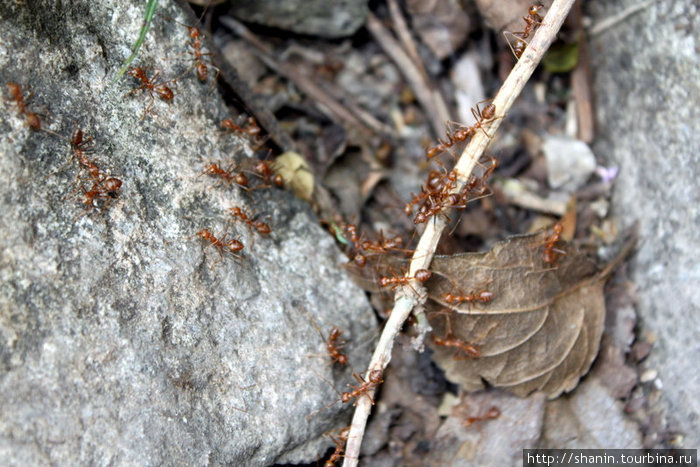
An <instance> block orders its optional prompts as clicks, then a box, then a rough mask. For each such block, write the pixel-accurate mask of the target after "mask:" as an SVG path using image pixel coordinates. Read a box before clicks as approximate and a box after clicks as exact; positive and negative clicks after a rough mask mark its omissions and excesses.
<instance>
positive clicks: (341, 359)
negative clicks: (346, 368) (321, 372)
mask: <svg viewBox="0 0 700 467" xmlns="http://www.w3.org/2000/svg"><path fill="white" fill-rule="evenodd" d="M336 361H337V362H338V363H339V364H341V365H345V364H347V363H348V357H346V356H345V355H343V354H340V355H338V358H336Z"/></svg>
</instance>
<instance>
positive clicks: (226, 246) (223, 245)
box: [193, 229, 244, 264]
mask: <svg viewBox="0 0 700 467" xmlns="http://www.w3.org/2000/svg"><path fill="white" fill-rule="evenodd" d="M193 237H199V238H201V239H202V240H206V241H208V242H209V244H210V245H214V246H215V247H216V248H217V251H218V252H219V257H220V259H219V261H217V262H216V263H218V262H220V261H222V260H223V259H224V255H223V252H224V251H228V252H229V253H231V254H232V255H233V256H234V257H235V258H240V256H239V255H237V253H238V252H239V251H241V250H242V249H243V248H244V245H243V243H241V242H240V241H238V240H236V239H235V238H232V239H231V240H228V241H226V240H225V239H223V238H216V236H214V234H212V233H211V232H210V231H209V230H207V229H202V230H200V231H199V232H197V233H196V234H195V235H193ZM208 246H209V245H208ZM208 246H207V247H208ZM216 263H214V264H216Z"/></svg>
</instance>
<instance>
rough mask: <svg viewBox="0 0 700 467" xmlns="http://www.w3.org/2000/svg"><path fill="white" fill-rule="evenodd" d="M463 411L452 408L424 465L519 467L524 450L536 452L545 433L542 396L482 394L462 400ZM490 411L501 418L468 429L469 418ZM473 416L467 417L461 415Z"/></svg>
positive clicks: (491, 392) (492, 392)
mask: <svg viewBox="0 0 700 467" xmlns="http://www.w3.org/2000/svg"><path fill="white" fill-rule="evenodd" d="M460 405H461V406H462V408H461V409H460V408H457V407H455V408H453V409H452V415H450V416H449V417H447V419H446V420H445V421H444V422H443V423H442V425H441V426H440V429H439V430H438V432H437V434H436V435H435V441H434V444H433V448H432V449H431V450H430V453H429V454H428V456H427V457H426V459H425V461H424V464H423V465H429V466H436V467H437V466H443V465H451V466H465V467H466V466H474V465H479V466H501V465H518V463H519V462H520V461H522V455H523V449H534V448H535V447H537V441H538V439H539V437H540V432H541V431H542V421H543V418H544V410H545V406H546V397H545V395H544V394H543V393H534V394H531V395H530V396H528V397H526V398H519V397H515V396H513V395H510V394H507V393H504V392H500V391H485V392H484V391H482V392H478V393H474V394H469V395H465V396H462V399H461V402H460ZM490 407H497V408H498V409H499V410H500V412H501V414H500V416H499V417H498V418H495V419H491V420H482V421H476V422H474V423H473V424H472V425H469V426H467V427H465V426H464V425H465V422H466V420H467V417H468V416H478V415H479V414H483V413H485V412H486V411H487V410H488V409H489V408H490ZM465 409H466V410H467V412H470V413H471V414H470V415H468V416H465V415H464V414H460V413H459V412H460V411H464V410H465Z"/></svg>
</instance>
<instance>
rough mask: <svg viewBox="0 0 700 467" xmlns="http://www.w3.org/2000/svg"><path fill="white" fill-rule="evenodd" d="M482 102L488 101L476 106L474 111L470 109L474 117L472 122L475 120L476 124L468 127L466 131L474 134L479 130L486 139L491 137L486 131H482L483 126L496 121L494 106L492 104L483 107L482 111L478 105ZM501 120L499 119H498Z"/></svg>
mask: <svg viewBox="0 0 700 467" xmlns="http://www.w3.org/2000/svg"><path fill="white" fill-rule="evenodd" d="M484 102H488V101H482V102H479V103H477V104H476V109H474V108H473V107H472V108H471V111H472V115H473V116H474V120H476V123H475V124H474V125H472V126H471V127H468V130H471V131H473V132H476V130H478V129H480V130H481V131H483V132H484V134H485V135H486V136H487V137H489V138H490V137H491V135H489V134H488V133H486V130H485V129H484V125H485V124H486V123H490V122H492V121H494V120H496V117H495V115H496V106H495V105H494V104H493V103H488V104H486V105H485V106H484V108H483V109H481V108H480V107H479V104H482V103H484ZM498 118H501V117H498Z"/></svg>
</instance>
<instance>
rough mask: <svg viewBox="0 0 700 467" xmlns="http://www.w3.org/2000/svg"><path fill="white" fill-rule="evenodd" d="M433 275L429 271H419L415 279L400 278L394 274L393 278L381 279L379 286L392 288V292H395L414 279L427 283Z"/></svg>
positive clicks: (385, 277)
mask: <svg viewBox="0 0 700 467" xmlns="http://www.w3.org/2000/svg"><path fill="white" fill-rule="evenodd" d="M431 275H432V273H431V272H430V271H428V270H427V269H419V270H417V271H416V274H415V276H414V277H405V276H398V275H397V274H396V273H392V276H391V277H389V276H381V277H380V278H379V286H380V287H389V286H391V290H394V289H395V288H397V287H399V286H401V285H407V284H408V283H409V282H410V281H412V280H413V279H415V280H417V281H418V282H425V281H427V280H428V279H430V276H431Z"/></svg>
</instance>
